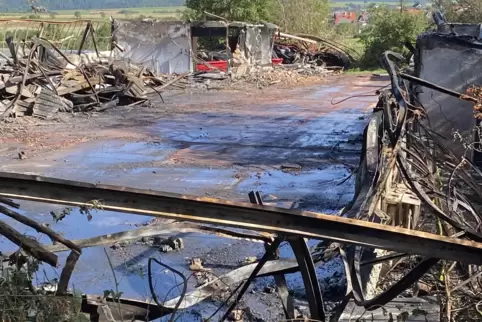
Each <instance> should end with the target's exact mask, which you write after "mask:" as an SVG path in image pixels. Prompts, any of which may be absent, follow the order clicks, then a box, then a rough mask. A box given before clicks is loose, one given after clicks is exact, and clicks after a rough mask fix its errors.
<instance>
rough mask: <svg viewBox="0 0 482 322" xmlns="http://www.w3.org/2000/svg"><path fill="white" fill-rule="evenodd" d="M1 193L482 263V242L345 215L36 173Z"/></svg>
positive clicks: (6, 180) (12, 176)
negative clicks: (386, 224) (91, 182)
mask: <svg viewBox="0 0 482 322" xmlns="http://www.w3.org/2000/svg"><path fill="white" fill-rule="evenodd" d="M0 196H3V197H7V198H13V199H22V200H31V201H37V202H44V203H54V204H62V205H71V206H90V207H94V206H95V205H99V204H100V205H101V207H102V209H103V210H106V211H117V212H124V213H132V214H139V215H144V216H154V217H163V218H170V219H175V220H184V221H192V222H203V223H209V224H217V225H224V226H232V227H239V228H245V229H252V230H258V231H266V232H271V233H278V234H284V235H296V236H302V237H308V238H315V239H329V240H333V241H338V242H342V243H348V244H355V245H363V246H367V247H372V248H380V249H387V250H392V251H396V252H400V253H406V254H414V255H421V256H426V257H431V258H434V257H435V258H440V259H445V260H453V261H459V262H464V263H471V264H477V265H482V256H481V254H482V243H477V242H473V241H469V240H461V239H457V238H450V237H444V236H439V235H434V234H430V233H425V232H421V231H414V230H409V229H404V228H397V227H388V226H385V225H381V224H376V223H371V222H365V221H361V220H355V219H349V218H344V217H337V216H331V215H326V214H319V213H313V212H306V211H299V210H288V209H280V208H275V207H266V206H259V205H251V204H246V203H239V202H230V201H221V200H218V199H213V198H198V197H191V196H186V195H180V194H173V193H166V192H158V191H152V190H141V189H134V188H128V187H118V186H109V185H100V184H90V183H85V182H76V181H67V180H60V179H54V178H47V177H39V176H34V175H24V174H16V173H0Z"/></svg>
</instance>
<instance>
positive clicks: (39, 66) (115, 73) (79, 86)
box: [0, 39, 162, 119]
mask: <svg viewBox="0 0 482 322" xmlns="http://www.w3.org/2000/svg"><path fill="white" fill-rule="evenodd" d="M27 55H28V56H22V57H19V54H18V53H16V52H15V51H13V52H12V57H13V58H8V57H7V56H6V55H3V57H4V58H5V59H4V61H3V62H2V63H1V65H0V76H1V83H0V86H1V87H0V119H4V118H6V117H21V116H35V117H38V118H41V119H51V118H53V117H54V116H55V114H56V113H57V112H89V111H96V112H100V111H105V110H107V109H110V108H112V107H115V106H117V105H137V104H140V103H143V102H145V101H146V100H147V96H146V94H147V90H146V88H147V87H148V86H151V87H154V89H155V86H158V85H162V82H161V81H160V80H159V79H156V78H155V77H154V76H153V75H152V74H150V73H149V72H146V71H145V70H144V69H143V68H142V67H141V66H138V65H133V64H131V63H127V62H124V61H113V60H108V59H100V58H98V57H97V58H96V59H89V58H91V57H88V55H85V54H84V55H81V56H70V57H68V56H67V55H65V54H64V53H63V52H62V51H60V50H59V49H57V48H56V47H55V45H53V44H52V43H50V42H49V41H48V40H39V39H37V40H36V41H35V42H34V45H33V47H32V48H31V50H30V51H29V52H28V53H27Z"/></svg>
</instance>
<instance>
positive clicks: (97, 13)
mask: <svg viewBox="0 0 482 322" xmlns="http://www.w3.org/2000/svg"><path fill="white" fill-rule="evenodd" d="M184 9H185V7H182V6H172V7H152V8H120V9H95V10H57V11H53V13H55V20H74V19H76V18H75V13H76V12H79V13H80V16H81V19H90V20H102V16H101V14H102V13H104V14H105V19H108V18H109V17H110V16H112V17H114V18H139V17H140V16H144V17H152V18H169V17H172V18H179V17H180V15H179V12H181V11H183V10H184ZM122 12H127V13H128V14H124V13H122ZM129 12H130V13H129ZM51 14H52V12H51V13H44V14H39V15H38V16H39V17H40V19H46V20H47V19H51ZM31 15H33V13H31V12H18V13H12V12H9V13H0V18H1V19H10V18H12V19H15V18H20V17H22V18H28V17H29V16H31Z"/></svg>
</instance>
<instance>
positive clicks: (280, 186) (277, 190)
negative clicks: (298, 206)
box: [237, 165, 354, 209]
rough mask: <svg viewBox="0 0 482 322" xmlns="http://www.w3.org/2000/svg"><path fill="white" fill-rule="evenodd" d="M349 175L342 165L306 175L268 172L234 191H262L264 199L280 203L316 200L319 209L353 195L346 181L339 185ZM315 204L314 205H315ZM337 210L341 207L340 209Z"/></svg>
mask: <svg viewBox="0 0 482 322" xmlns="http://www.w3.org/2000/svg"><path fill="white" fill-rule="evenodd" d="M349 175H350V171H349V170H348V169H347V168H346V167H344V166H341V165H335V166H328V167H326V168H324V169H318V170H311V171H309V172H283V171H277V170H274V171H268V172H260V173H256V174H253V175H251V177H250V178H247V179H246V180H243V181H242V182H240V183H239V184H238V186H237V190H238V191H239V192H242V193H244V194H246V193H248V192H249V191H251V190H258V191H261V192H262V193H263V194H265V195H275V196H277V197H278V198H279V199H280V200H283V199H285V200H286V199H287V200H292V201H296V200H300V199H304V198H308V199H309V198H313V197H316V196H317V195H318V197H317V198H316V199H317V200H318V202H319V203H320V206H322V205H323V204H325V209H326V208H329V209H334V207H335V206H336V205H333V207H331V208H330V207H326V202H329V201H331V200H338V198H339V196H340V195H350V194H353V189H354V188H353V187H351V186H352V184H351V182H350V181H349V180H348V181H346V182H345V183H344V184H342V185H338V184H340V183H342V182H343V181H344V180H345V179H346V178H347V177H348V176H349ZM314 203H315V202H313V204H314ZM339 206H340V205H339Z"/></svg>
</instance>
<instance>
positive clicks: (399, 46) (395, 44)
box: [360, 6, 429, 67]
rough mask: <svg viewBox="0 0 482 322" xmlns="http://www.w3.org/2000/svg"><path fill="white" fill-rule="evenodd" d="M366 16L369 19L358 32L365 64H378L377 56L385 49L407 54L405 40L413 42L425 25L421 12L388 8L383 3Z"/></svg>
mask: <svg viewBox="0 0 482 322" xmlns="http://www.w3.org/2000/svg"><path fill="white" fill-rule="evenodd" d="M369 17H370V23H369V25H368V26H367V27H366V28H364V29H363V32H362V33H361V35H360V40H361V42H362V43H363V44H364V46H365V48H366V50H365V54H364V57H363V59H362V64H363V65H365V67H379V65H380V58H381V56H382V54H383V52H385V51H387V50H393V51H396V52H399V53H401V54H405V55H408V54H409V52H408V50H407V49H406V47H405V43H406V42H412V43H413V42H414V41H415V39H416V38H417V36H418V35H419V34H421V33H422V32H424V31H425V30H427V28H428V26H429V22H428V20H427V18H426V17H425V15H424V14H423V12H421V13H418V14H417V13H412V12H408V11H400V10H392V9H390V8H388V7H387V6H381V7H379V8H376V9H371V10H370V11H369Z"/></svg>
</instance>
